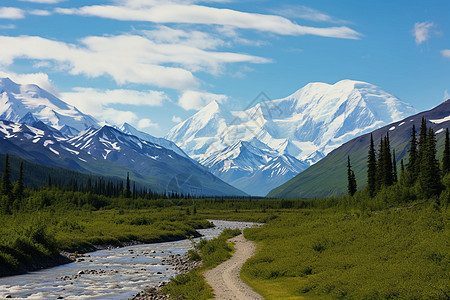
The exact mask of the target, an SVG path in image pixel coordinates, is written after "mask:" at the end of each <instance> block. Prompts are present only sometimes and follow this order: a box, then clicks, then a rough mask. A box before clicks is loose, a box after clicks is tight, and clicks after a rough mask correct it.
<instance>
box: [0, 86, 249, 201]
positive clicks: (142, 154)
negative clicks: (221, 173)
mask: <svg viewBox="0 0 450 300" xmlns="http://www.w3.org/2000/svg"><path fill="white" fill-rule="evenodd" d="M0 153H3V154H6V153H9V154H11V155H15V156H19V157H21V158H23V159H25V160H28V161H30V162H33V163H38V164H43V165H46V166H53V167H62V168H66V169H71V170H76V171H81V172H85V173H91V174H97V175H102V176H115V177H118V178H123V177H124V176H125V175H126V173H127V172H130V174H132V178H134V179H133V180H135V181H137V182H138V183H139V184H141V185H145V186H146V187H150V188H151V189H152V190H153V191H158V192H177V193H179V192H182V193H189V194H191V195H192V194H196V195H208V196H245V195H246V194H245V193H243V192H242V191H240V190H238V189H236V188H234V187H232V186H231V185H229V184H227V183H225V182H223V181H222V180H220V179H219V178H217V177H216V176H214V175H213V174H211V173H210V172H209V171H208V170H207V169H206V168H205V167H203V166H201V165H200V164H199V163H197V162H196V161H193V160H192V159H190V158H189V157H188V156H187V155H186V153H184V152H183V151H182V150H181V149H180V148H178V147H177V146H176V145H175V144H174V143H173V142H171V141H167V140H165V139H162V138H155V137H153V136H151V135H149V134H146V133H144V132H140V131H138V130H137V129H135V128H133V127H132V126H131V125H129V124H124V125H123V126H122V127H121V128H120V130H119V129H118V128H113V127H112V126H110V125H101V123H98V122H97V121H96V120H95V119H94V118H92V117H91V116H89V115H85V114H83V113H81V112H80V111H79V110H78V109H77V108H75V107H73V106H70V105H68V104H66V103H65V102H63V101H62V100H60V99H58V98H57V97H55V96H54V95H52V94H50V93H48V92H46V91H45V90H43V89H41V88H39V87H38V86H36V85H19V84H16V83H14V82H12V81H11V80H9V79H7V78H6V79H0Z"/></svg>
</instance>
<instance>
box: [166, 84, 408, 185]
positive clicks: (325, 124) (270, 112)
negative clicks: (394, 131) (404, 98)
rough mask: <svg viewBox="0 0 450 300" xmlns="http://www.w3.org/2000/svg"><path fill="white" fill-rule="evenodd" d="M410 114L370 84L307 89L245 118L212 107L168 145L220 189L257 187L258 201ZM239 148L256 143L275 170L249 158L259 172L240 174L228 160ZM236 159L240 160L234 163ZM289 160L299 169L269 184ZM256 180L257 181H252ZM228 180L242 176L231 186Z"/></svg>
mask: <svg viewBox="0 0 450 300" xmlns="http://www.w3.org/2000/svg"><path fill="white" fill-rule="evenodd" d="M413 113H416V110H415V109H414V108H412V107H411V106H410V105H408V104H406V103H404V102H401V101H400V100H399V99H397V98H395V97H394V96H392V95H390V94H388V93H386V92H384V91H383V90H381V89H380V88H379V87H376V86H374V85H371V84H369V83H365V82H360V81H352V80H343V81H340V82H337V83H336V84H334V85H329V84H325V83H310V84H308V85H306V86H305V87H303V88H302V89H300V90H298V91H296V92H295V93H294V94H292V95H290V96H288V97H286V98H283V99H279V100H272V101H265V102H261V103H257V104H255V105H253V106H252V107H251V108H249V109H247V110H245V111H230V110H228V109H227V108H226V107H225V106H224V105H222V104H220V103H217V102H214V101H213V102H211V103H210V104H208V105H207V106H206V107H204V108H203V109H202V110H200V111H199V112H198V113H196V114H195V115H194V116H192V117H191V118H189V119H187V120H186V121H184V122H182V123H180V124H178V125H177V126H175V127H174V128H173V129H172V130H171V131H170V132H169V133H168V134H167V135H166V138H167V139H169V140H171V141H174V142H175V143H176V144H177V145H178V146H179V147H180V148H182V149H183V150H184V151H185V152H186V153H187V154H188V155H189V156H191V157H192V158H194V159H196V160H197V161H199V162H200V163H203V164H205V165H206V166H208V167H212V171H213V173H214V174H216V175H217V176H219V177H220V178H222V179H224V180H225V181H227V182H229V183H232V184H234V185H235V186H239V187H240V188H241V189H242V190H244V191H246V192H248V193H253V189H254V187H255V186H259V187H261V188H259V189H258V190H259V193H266V192H269V191H270V189H272V188H275V187H276V185H277V184H280V182H281V181H282V180H284V181H286V180H289V179H290V178H292V177H293V176H295V173H297V172H301V171H303V170H305V169H306V168H307V167H308V166H309V165H311V164H313V163H315V162H317V161H318V160H320V159H321V158H323V157H324V156H325V155H326V154H328V153H329V152H330V151H331V150H333V149H335V148H336V147H338V146H340V145H342V144H343V143H345V142H347V141H349V140H351V139H352V138H354V137H356V136H358V135H361V134H364V133H367V132H370V131H372V130H374V129H376V128H379V127H381V126H384V125H386V124H389V123H391V122H393V121H396V120H399V119H401V118H403V117H405V116H408V115H411V114H413ZM240 141H243V142H251V143H252V144H256V141H257V142H259V143H260V144H261V145H264V146H263V149H265V150H267V151H269V152H270V153H272V154H271V157H272V159H274V158H275V157H278V158H279V159H278V162H280V163H279V164H273V163H271V160H270V159H266V160H265V161H264V162H262V160H261V157H258V156H253V157H252V158H247V159H254V161H253V162H252V163H251V164H253V165H254V166H258V168H257V169H255V168H253V171H252V172H246V169H245V168H246V166H243V165H242V164H241V163H240V162H239V161H234V158H233V157H230V156H228V155H227V153H228V152H229V151H230V147H233V145H235V144H237V143H238V142H240ZM257 147H259V146H257ZM245 149H246V148H239V149H237V151H240V150H245ZM234 157H236V159H238V160H239V159H241V156H239V155H235V156H234ZM287 158H289V159H287ZM220 159H222V161H219V160H220ZM294 160H297V161H298V162H295V163H294V165H295V168H290V173H289V174H287V173H286V174H285V175H284V178H283V179H282V180H281V179H280V178H279V177H275V176H272V177H271V176H270V174H277V173H278V174H281V173H283V169H284V168H286V165H285V164H283V163H282V162H287V161H292V162H294ZM212 161H214V163H211V162H212ZM227 166H233V168H234V169H233V170H230V169H228V168H227ZM240 166H243V167H242V169H241V167H240ZM258 170H264V171H266V172H262V171H261V172H259V171H258ZM256 172H259V173H258V174H259V175H257V176H255V173H256ZM231 173H236V174H237V173H240V174H243V175H242V177H241V178H237V176H234V177H232V176H230V174H231ZM250 178H251V179H250Z"/></svg>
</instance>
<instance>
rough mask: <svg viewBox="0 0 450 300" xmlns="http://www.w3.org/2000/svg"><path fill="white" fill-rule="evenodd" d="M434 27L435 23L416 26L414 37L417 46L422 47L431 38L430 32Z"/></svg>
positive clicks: (417, 24) (423, 23)
mask: <svg viewBox="0 0 450 300" xmlns="http://www.w3.org/2000/svg"><path fill="white" fill-rule="evenodd" d="M433 27H434V23H433V22H422V23H416V24H414V31H413V33H414V36H415V38H416V44H417V45H420V44H422V43H423V42H425V41H426V40H428V39H429V38H430V36H431V35H430V30H431V28H433Z"/></svg>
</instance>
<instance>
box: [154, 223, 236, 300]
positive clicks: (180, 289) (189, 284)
mask: <svg viewBox="0 0 450 300" xmlns="http://www.w3.org/2000/svg"><path fill="white" fill-rule="evenodd" d="M240 233H241V232H240V230H239V229H235V230H231V229H225V230H224V231H223V232H222V233H221V234H220V235H219V237H217V238H214V239H212V240H209V241H206V240H200V242H198V243H197V244H195V249H196V250H197V251H198V254H199V255H200V258H201V260H202V261H203V266H202V267H201V268H198V269H194V270H191V271H190V272H188V273H187V274H180V275H178V276H177V277H175V278H173V279H171V281H170V283H169V284H168V285H167V286H165V287H164V288H163V290H162V293H164V294H170V299H192V300H203V299H212V298H213V293H212V289H211V287H210V286H209V285H208V284H207V283H206V280H205V278H204V277H203V275H202V272H203V271H205V270H209V269H212V268H214V267H215V266H217V265H219V264H220V263H222V262H224V261H226V260H227V259H229V258H230V257H231V256H232V255H233V251H234V247H233V244H232V243H230V242H228V241H227V240H228V239H229V238H232V237H233V236H236V235H239V234H240Z"/></svg>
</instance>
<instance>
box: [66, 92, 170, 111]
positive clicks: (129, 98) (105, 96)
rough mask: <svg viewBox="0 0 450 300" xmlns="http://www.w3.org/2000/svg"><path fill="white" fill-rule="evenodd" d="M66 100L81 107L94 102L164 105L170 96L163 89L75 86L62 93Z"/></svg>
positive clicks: (86, 106)
mask: <svg viewBox="0 0 450 300" xmlns="http://www.w3.org/2000/svg"><path fill="white" fill-rule="evenodd" d="M62 97H63V98H64V100H66V101H68V102H70V103H71V104H72V105H74V106H76V107H79V108H88V107H89V106H90V105H92V104H93V103H100V104H101V105H105V106H106V105H110V104H127V105H144V106H162V105H163V102H164V101H166V100H168V99H169V97H168V96H167V95H166V94H165V93H164V92H161V91H144V92H142V91H136V90H125V89H117V90H101V89H94V88H82V87H76V88H73V91H72V92H68V93H62Z"/></svg>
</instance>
